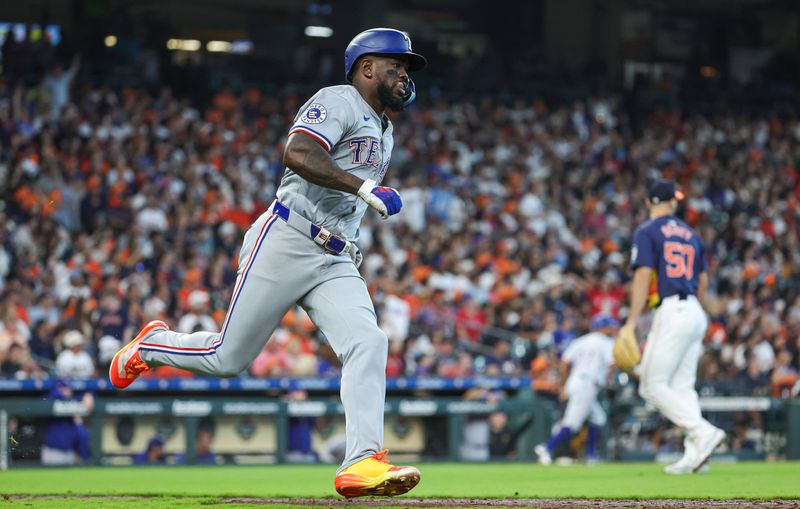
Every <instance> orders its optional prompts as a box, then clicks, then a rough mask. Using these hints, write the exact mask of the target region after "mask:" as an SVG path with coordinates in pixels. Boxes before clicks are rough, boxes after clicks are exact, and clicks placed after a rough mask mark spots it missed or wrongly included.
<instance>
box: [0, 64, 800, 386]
mask: <svg viewBox="0 0 800 509" xmlns="http://www.w3.org/2000/svg"><path fill="white" fill-rule="evenodd" d="M58 73H59V74H58V75H57V76H52V75H50V76H48V78H47V79H46V80H45V81H44V82H43V83H42V85H41V86H38V87H25V86H22V85H14V84H11V83H7V82H4V81H1V80H0V182H2V205H3V209H2V210H0V376H3V377H14V378H41V377H48V376H58V377H66V378H69V377H78V378H79V377H87V376H93V375H97V376H103V375H104V373H105V371H106V369H107V366H108V364H109V363H110V361H111V358H112V356H113V355H114V353H115V352H116V350H117V349H118V348H119V347H120V346H121V344H123V342H124V341H127V340H128V339H129V338H130V337H132V335H134V334H135V333H136V331H137V330H138V329H139V327H140V326H141V325H143V324H144V323H146V322H148V321H150V320H153V319H163V320H166V321H167V322H168V323H170V324H171V325H172V326H173V327H174V328H178V329H180V330H184V331H193V330H198V329H205V330H208V329H217V328H218V327H219V325H220V324H221V322H222V320H223V319H224V313H225V310H226V307H227V305H228V302H229V298H230V294H231V292H232V289H233V283H234V280H235V276H236V267H237V261H238V260H237V258H238V250H239V247H240V244H241V240H242V237H243V234H244V232H245V231H246V229H247V228H248V227H249V225H250V223H251V221H252V220H253V219H254V218H255V217H257V216H258V215H259V214H261V212H262V211H263V210H265V208H266V207H267V206H268V205H269V203H270V202H271V201H272V199H273V197H274V193H275V189H276V184H277V183H278V181H279V179H280V177H281V175H282V172H283V166H282V164H281V155H282V148H283V145H284V143H285V141H286V132H287V128H288V126H289V125H290V123H291V121H292V118H293V116H294V114H295V113H296V112H297V109H298V108H299V107H300V105H301V104H302V102H303V101H304V100H305V97H304V96H302V95H295V94H289V93H286V94H283V95H281V96H277V97H276V96H269V95H262V94H261V93H260V92H259V91H257V90H246V91H243V92H242V93H238V94H235V93H233V92H231V91H228V90H223V91H222V92H220V93H218V94H217V95H216V96H215V97H214V99H213V101H212V103H211V104H210V105H208V107H206V108H202V109H201V108H198V107H196V106H195V105H193V104H190V103H189V102H188V101H187V100H183V99H181V98H179V97H175V96H173V94H172V93H171V92H170V90H168V89H163V90H161V91H160V92H159V93H158V94H155V95H149V94H147V93H145V92H144V91H142V90H133V89H126V90H122V91H114V90H111V89H109V88H103V87H99V88H91V87H88V86H77V87H74V88H75V89H74V90H72V91H70V87H71V86H72V85H73V83H72V77H73V76H74V72H73V69H70V70H67V71H65V70H63V69H62V70H59V71H58ZM396 123H397V130H396V134H395V150H394V153H393V156H392V161H391V165H390V171H389V173H388V176H387V182H388V183H389V185H392V186H394V187H397V188H398V189H399V190H400V193H401V195H402V197H403V201H404V210H403V212H402V213H401V214H399V215H398V216H395V217H393V218H391V219H389V220H387V221H381V220H380V219H378V216H377V215H376V214H372V213H369V212H368V213H367V216H366V218H365V221H364V224H363V227H362V229H361V236H360V241H359V245H360V246H361V249H362V251H363V252H365V253H366V257H365V260H364V263H363V265H362V266H361V271H362V274H363V275H364V277H365V279H366V281H367V282H368V285H369V288H370V291H371V294H372V295H373V298H374V300H375V303H376V309H377V311H378V314H379V321H380V324H381V326H382V327H383V329H384V330H385V331H386V332H387V334H388V335H389V337H390V345H391V346H390V353H389V362H388V366H387V374H388V375H389V376H392V377H396V376H442V377H466V376H471V375H476V374H481V375H520V374H532V375H533V376H534V379H535V388H536V389H537V390H539V391H543V392H548V391H551V392H557V391H558V388H557V387H556V380H557V376H556V374H555V371H554V370H553V367H554V365H555V362H556V360H557V356H558V353H559V352H560V351H561V350H563V348H564V347H565V346H566V345H567V344H568V343H569V341H571V340H572V339H573V338H575V337H576V336H577V335H579V334H581V333H583V332H585V331H586V330H587V326H588V323H589V320H590V319H591V317H592V316H594V315H596V314H598V313H605V314H611V315H613V316H621V315H622V316H624V313H625V305H626V302H627V297H626V284H627V281H628V279H629V276H630V274H629V270H628V253H629V250H630V240H631V235H632V232H633V229H634V228H635V226H636V225H637V224H638V223H639V222H641V221H643V220H644V219H645V214H646V209H645V207H644V185H645V181H646V180H647V179H648V178H652V177H654V176H658V175H663V176H665V177H668V178H674V179H676V180H677V181H678V182H679V183H680V184H681V186H682V188H683V190H684V191H685V193H686V194H687V199H686V200H685V202H684V204H683V206H682V211H681V214H682V215H683V217H684V218H685V219H686V220H687V221H688V222H689V223H690V224H692V225H693V226H694V227H695V228H696V229H697V230H698V231H699V232H700V234H701V235H702V237H703V238H704V240H705V242H706V245H707V248H708V254H709V266H710V273H711V288H710V292H709V297H708V302H707V310H708V312H709V315H710V316H711V319H712V324H711V326H710V328H709V331H708V338H707V348H706V352H705V354H704V355H703V358H702V360H701V368H700V373H699V374H698V383H699V385H700V387H701V391H703V393H705V394H710V393H713V394H738V395H775V396H788V395H790V394H792V390H793V388H794V391H795V394H796V392H797V387H798V385H797V380H798V372H799V370H800V368H799V367H798V363H799V362H800V361H799V359H800V354H799V353H798V350H799V349H800V293H799V292H798V288H800V245H799V243H800V221H799V219H800V174H799V173H798V169H800V120H798V119H797V118H781V117H778V116H771V115H767V114H764V115H762V116H758V117H737V116H724V115H722V116H690V117H683V116H681V115H680V114H679V112H670V111H660V112H656V113H652V114H648V116H646V117H644V118H641V119H637V122H636V124H637V126H641V128H639V127H637V128H635V129H634V128H633V124H632V123H631V119H630V118H628V116H627V115H626V114H625V110H624V108H623V107H622V105H621V104H620V103H619V102H618V101H617V100H615V99H614V98H595V99H590V100H586V101H582V102H576V103H574V104H572V105H567V106H554V105H551V104H547V103H546V102H544V101H542V100H533V101H528V100H517V101H516V102H513V103H508V104H505V103H501V102H499V101H496V100H493V99H492V98H490V97H484V98H483V99H480V100H477V101H449V100H446V99H442V98H435V99H432V100H428V101H425V99H424V98H423V99H420V101H419V103H418V104H416V105H415V106H414V107H413V108H412V109H411V110H409V111H408V112H406V113H404V114H402V115H400V118H398V119H397V122H396ZM264 305H269V304H268V303H265V304H264ZM643 327H644V328H646V324H643ZM337 370H338V365H337V361H336V358H335V355H334V354H333V353H332V351H331V350H330V348H329V347H327V346H326V345H325V342H324V338H321V337H320V335H319V334H318V333H317V332H316V331H315V330H314V327H313V324H311V323H310V321H309V319H308V317H307V316H305V314H304V313H303V312H302V310H299V309H298V310H296V311H294V312H290V313H289V314H288V315H287V316H286V318H285V319H284V321H283V324H282V326H281V327H280V328H279V329H278V330H277V331H276V332H275V334H274V336H273V338H272V340H271V341H269V342H268V343H267V346H266V347H265V348H264V350H263V351H262V352H261V354H260V355H259V356H258V358H257V359H256V360H255V362H254V363H253V365H252V366H251V368H250V370H249V372H248V373H245V374H243V376H254V377H265V376H301V377H302V376H323V377H324V376H336V374H337V373H338V371H337ZM152 376H191V375H190V374H188V373H181V372H177V371H175V370H172V369H168V368H159V369H156V370H154V372H153V373H152Z"/></svg>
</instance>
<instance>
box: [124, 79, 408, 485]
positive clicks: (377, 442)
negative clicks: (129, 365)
mask: <svg viewBox="0 0 800 509" xmlns="http://www.w3.org/2000/svg"><path fill="white" fill-rule="evenodd" d="M289 133H290V134H293V133H303V135H308V136H311V137H313V138H314V139H315V140H317V141H318V142H319V143H320V144H321V145H322V146H323V147H324V148H325V149H326V150H327V151H329V152H330V154H331V157H332V158H333V160H334V161H335V162H336V164H337V165H338V166H339V167H340V168H342V169H343V170H345V171H348V172H350V173H353V174H355V175H357V176H359V177H361V178H363V179H367V178H371V179H373V180H375V181H376V182H380V181H381V180H382V179H383V176H384V174H385V172H386V169H387V168H388V166H389V158H390V156H391V151H392V145H393V142H392V124H391V122H389V120H388V119H386V118H385V117H384V118H381V117H379V116H378V115H377V113H376V112H375V111H374V110H373V109H372V108H371V107H370V106H369V105H368V104H367V103H366V102H365V101H364V99H363V98H362V97H361V95H360V94H359V93H358V91H357V90H356V89H355V88H354V87H352V86H350V85H341V86H334V87H328V88H323V89H322V90H320V91H319V92H318V93H317V94H316V95H314V96H313V97H312V98H311V99H310V100H309V101H308V102H307V103H306V104H305V105H304V106H303V107H302V108H301V110H300V113H299V114H298V115H297V117H296V118H295V121H294V125H293V127H292V128H291V130H290V131H289ZM277 196H278V199H277V200H276V201H275V202H273V204H272V205H271V206H270V208H269V209H268V210H267V211H266V212H265V213H264V214H262V215H261V217H259V218H258V219H257V220H256V221H255V223H253V225H252V226H251V227H250V229H249V230H248V231H247V233H246V234H245V238H244V243H243V245H242V249H241V252H240V254H239V270H238V277H237V280H236V285H235V287H234V291H233V295H232V297H231V304H230V307H229V309H228V314H227V316H226V318H225V322H224V323H223V326H222V331H220V332H218V333H217V332H195V333H193V334H184V333H180V332H173V331H158V332H154V333H152V334H151V335H150V336H148V337H146V338H145V340H144V341H143V342H142V343H141V347H140V352H141V354H140V355H141V357H142V360H144V361H145V362H146V363H147V364H148V365H149V366H151V367H154V366H160V365H168V366H174V367H177V368H183V369H189V370H192V371H196V372H198V373H203V374H207V375H213V376H236V375H238V374H239V373H240V372H241V371H243V370H244V369H246V368H247V366H249V365H250V363H251V362H252V361H253V359H254V358H255V357H256V356H257V355H258V353H259V352H260V351H261V350H262V348H263V347H264V345H265V344H266V342H267V340H268V339H269V337H270V336H271V335H272V332H273V331H274V330H275V328H276V327H277V326H278V324H279V323H280V320H281V318H282V317H283V315H284V314H286V312H287V311H288V310H289V309H290V308H291V307H292V306H294V305H295V304H296V303H297V304H300V305H301V306H302V307H303V308H304V309H305V310H306V311H307V312H308V314H309V316H310V317H311V319H312V320H313V322H314V323H315V324H316V325H317V327H319V329H320V330H321V331H322V332H323V333H324V334H325V337H326V338H327V339H328V341H329V342H330V345H331V347H332V348H333V349H334V351H335V352H336V354H337V355H338V356H339V359H340V360H341V361H342V364H343V369H342V382H341V398H342V404H343V406H344V410H345V420H346V427H347V453H346V456H345V460H344V463H343V464H342V468H345V467H347V466H349V465H351V464H352V463H355V462H357V461H360V460H362V459H364V458H366V457H368V456H371V455H372V454H374V453H375V452H377V451H378V450H380V449H381V448H382V445H383V408H384V398H385V392H386V391H385V387H386V376H385V369H386V356H387V345H388V341H387V338H386V335H385V334H384V333H383V332H382V331H381V330H380V329H379V328H378V325H377V320H376V316H375V310H374V308H373V305H372V302H371V300H370V297H369V293H368V292H367V286H366V284H365V282H364V280H363V279H362V278H361V276H360V275H359V273H358V269H357V268H356V266H355V265H354V263H353V261H352V258H351V256H350V255H349V254H347V252H346V250H347V249H350V248H351V246H350V242H352V241H355V240H357V239H358V227H359V223H360V221H361V218H362V217H363V215H364V213H365V211H366V209H367V207H368V206H367V204H366V202H364V201H363V200H361V199H359V198H358V197H357V196H355V195H351V194H348V193H345V192H341V191H337V190H333V189H328V188H324V187H321V186H318V185H315V184H312V183H310V182H308V181H307V180H305V179H303V178H302V177H300V176H299V175H297V174H296V173H294V172H293V171H292V170H290V169H289V168H287V169H286V172H285V174H284V177H283V179H282V181H281V185H280V187H279V188H278V192H277ZM320 232H322V233H320ZM328 233H332V234H337V235H338V236H339V237H341V239H342V240H343V241H344V242H343V244H344V245H346V248H345V252H341V253H337V252H332V251H331V250H329V249H325V248H323V247H321V246H320V244H322V243H323V241H324V240H325V239H326V238H327V235H328ZM326 245H327V244H326ZM331 245H332V244H331ZM352 249H355V248H354V247H353V248H352ZM336 251H340V249H336ZM340 470H341V469H340Z"/></svg>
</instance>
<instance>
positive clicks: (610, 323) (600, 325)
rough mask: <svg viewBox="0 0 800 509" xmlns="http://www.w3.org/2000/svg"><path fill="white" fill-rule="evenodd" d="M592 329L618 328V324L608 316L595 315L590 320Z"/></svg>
mask: <svg viewBox="0 0 800 509" xmlns="http://www.w3.org/2000/svg"><path fill="white" fill-rule="evenodd" d="M591 327H592V329H594V330H597V329H605V328H606V327H619V322H618V321H617V320H616V318H614V317H613V316H610V315H602V314H601V315H595V316H594V317H593V318H592V324H591Z"/></svg>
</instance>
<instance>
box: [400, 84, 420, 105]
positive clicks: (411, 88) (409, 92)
mask: <svg viewBox="0 0 800 509" xmlns="http://www.w3.org/2000/svg"><path fill="white" fill-rule="evenodd" d="M416 98H417V87H416V86H415V85H414V80H412V79H411V78H409V79H408V85H406V93H405V95H404V96H403V108H408V107H409V106H410V105H411V103H413V102H414V99H416Z"/></svg>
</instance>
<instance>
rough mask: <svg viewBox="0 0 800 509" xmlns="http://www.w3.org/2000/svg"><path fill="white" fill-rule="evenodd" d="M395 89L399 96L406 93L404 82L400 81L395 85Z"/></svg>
mask: <svg viewBox="0 0 800 509" xmlns="http://www.w3.org/2000/svg"><path fill="white" fill-rule="evenodd" d="M395 87H396V88H397V91H398V92H399V93H400V95H404V94H405V93H406V84H405V82H403V81H401V82H399V83H397V85H395Z"/></svg>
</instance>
